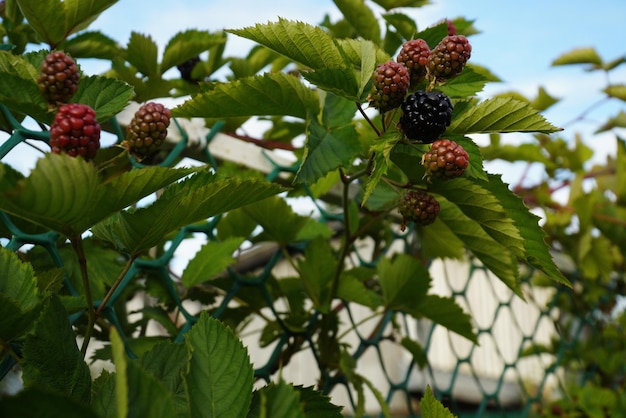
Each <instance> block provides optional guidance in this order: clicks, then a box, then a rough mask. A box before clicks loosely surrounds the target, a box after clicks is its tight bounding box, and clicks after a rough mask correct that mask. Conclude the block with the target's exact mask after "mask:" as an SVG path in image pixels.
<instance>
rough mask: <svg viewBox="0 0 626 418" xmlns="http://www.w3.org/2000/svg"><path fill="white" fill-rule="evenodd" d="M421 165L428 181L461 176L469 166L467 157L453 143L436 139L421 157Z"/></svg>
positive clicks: (460, 147)
mask: <svg viewBox="0 0 626 418" xmlns="http://www.w3.org/2000/svg"><path fill="white" fill-rule="evenodd" d="M422 165H423V166H424V168H425V169H426V176H427V177H428V178H429V179H432V178H440V179H453V178H455V177H459V176H462V175H463V173H464V172H465V169H466V168H467V166H468V165H469V155H468V154H467V151H465V148H463V147H462V146H461V145H459V144H457V143H456V142H455V141H451V140H449V139H438V140H436V141H435V142H433V144H432V146H431V148H430V150H429V151H428V152H427V153H425V154H424V156H423V157H422Z"/></svg>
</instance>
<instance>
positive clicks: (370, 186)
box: [361, 130, 402, 205]
mask: <svg viewBox="0 0 626 418" xmlns="http://www.w3.org/2000/svg"><path fill="white" fill-rule="evenodd" d="M401 139H402V134H401V133H400V132H399V131H397V130H390V131H387V132H386V133H385V134H384V135H383V136H381V137H380V138H379V140H378V141H377V142H375V143H374V145H372V146H371V147H370V152H373V153H374V166H373V167H372V174H370V176H369V177H368V178H367V183H366V185H365V191H364V193H363V198H362V199H361V205H365V204H366V202H367V200H368V199H369V197H370V196H371V195H372V192H373V191H374V189H376V186H377V185H378V182H379V181H380V179H381V178H382V177H383V176H384V175H385V174H387V171H388V169H389V164H390V159H391V152H392V150H393V149H394V148H395V146H396V144H397V143H398V141H400V140H401Z"/></svg>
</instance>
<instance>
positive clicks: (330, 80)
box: [302, 67, 361, 102]
mask: <svg viewBox="0 0 626 418" xmlns="http://www.w3.org/2000/svg"><path fill="white" fill-rule="evenodd" d="M302 77H304V79H305V80H307V81H309V82H310V83H312V84H315V85H316V86H317V87H319V88H320V89H322V90H326V91H329V92H332V93H335V94H336V95H338V96H341V97H343V98H346V99H348V100H352V101H356V102H358V101H360V100H361V92H360V91H359V84H358V81H357V79H356V74H355V72H354V71H353V70H351V69H350V68H346V67H343V68H322V69H319V70H315V71H304V72H302Z"/></svg>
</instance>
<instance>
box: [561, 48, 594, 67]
mask: <svg viewBox="0 0 626 418" xmlns="http://www.w3.org/2000/svg"><path fill="white" fill-rule="evenodd" d="M572 64H591V65H593V66H598V67H599V66H601V65H602V58H601V57H600V55H598V52H597V51H596V50H595V48H575V49H572V50H571V51H568V52H565V53H563V54H561V55H560V56H559V57H557V58H556V59H554V61H552V65H553V66H557V65H572Z"/></svg>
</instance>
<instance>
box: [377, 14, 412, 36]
mask: <svg viewBox="0 0 626 418" xmlns="http://www.w3.org/2000/svg"><path fill="white" fill-rule="evenodd" d="M382 18H383V19H385V22H386V23H387V24H388V25H391V26H393V27H394V28H395V29H396V31H397V32H398V33H399V34H400V35H401V36H402V37H403V38H404V39H405V40H409V39H412V38H413V35H415V33H417V24H416V23H415V20H413V19H411V18H410V17H409V16H407V15H406V14H404V13H398V12H394V13H385V14H383V15H382Z"/></svg>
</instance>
